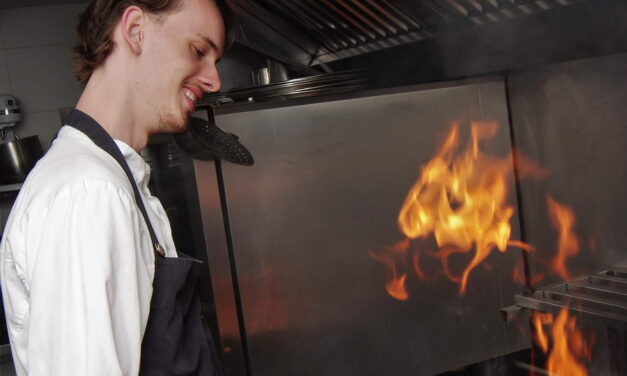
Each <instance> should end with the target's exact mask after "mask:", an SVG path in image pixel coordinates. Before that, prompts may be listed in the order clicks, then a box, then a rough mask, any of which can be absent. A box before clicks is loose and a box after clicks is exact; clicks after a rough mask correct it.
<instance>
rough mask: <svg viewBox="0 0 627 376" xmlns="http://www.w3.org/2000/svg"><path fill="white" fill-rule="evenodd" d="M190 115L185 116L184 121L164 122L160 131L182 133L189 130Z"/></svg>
mask: <svg viewBox="0 0 627 376" xmlns="http://www.w3.org/2000/svg"><path fill="white" fill-rule="evenodd" d="M189 118H190V115H189V114H188V115H185V116H183V118H182V119H177V120H173V119H172V120H170V121H167V122H165V121H164V122H162V123H161V126H160V127H159V129H160V130H161V133H181V132H185V131H186V130H187V124H188V123H189Z"/></svg>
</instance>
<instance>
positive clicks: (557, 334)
mask: <svg viewBox="0 0 627 376" xmlns="http://www.w3.org/2000/svg"><path fill="white" fill-rule="evenodd" d="M532 321H533V326H534V331H535V332H534V336H533V339H534V342H535V343H536V344H537V345H538V347H540V349H541V350H542V352H544V353H545V354H546V353H549V349H550V354H549V358H548V360H547V365H546V369H547V371H548V372H549V374H551V375H555V376H585V375H587V374H588V372H587V370H586V366H585V363H586V362H587V361H590V359H591V357H592V353H591V349H592V344H593V342H594V338H593V337H590V338H589V339H588V340H586V338H584V336H583V334H582V332H581V331H580V330H579V329H578V328H577V321H576V319H575V317H571V316H569V314H568V308H562V310H561V311H560V313H559V315H558V316H557V318H555V316H554V315H553V314H552V313H541V312H534V313H533V318H532ZM547 328H550V330H546V329H547ZM550 344H551V346H550Z"/></svg>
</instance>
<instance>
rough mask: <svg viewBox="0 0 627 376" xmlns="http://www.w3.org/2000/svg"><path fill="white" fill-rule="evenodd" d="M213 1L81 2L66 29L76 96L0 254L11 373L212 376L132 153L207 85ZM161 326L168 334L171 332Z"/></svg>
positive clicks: (177, 127)
mask: <svg viewBox="0 0 627 376" xmlns="http://www.w3.org/2000/svg"><path fill="white" fill-rule="evenodd" d="M224 10H225V7H224V4H223V3H222V2H220V1H219V0H94V1H92V2H91V3H90V4H89V6H88V7H87V9H86V11H85V12H84V13H83V14H82V15H81V18H80V23H79V26H78V33H79V44H78V46H77V47H76V52H77V75H78V78H79V80H80V81H81V82H82V83H83V84H85V89H84V91H83V93H82V95H81V97H80V99H79V101H78V104H77V105H76V109H75V110H73V111H72V112H71V113H70V115H69V116H68V119H67V121H66V125H65V126H64V127H63V128H62V129H61V130H60V132H59V135H58V137H57V139H56V140H55V141H54V143H53V145H52V147H51V148H50V150H49V151H48V153H47V154H46V155H45V156H44V158H42V160H41V161H40V162H39V163H38V164H37V166H36V167H35V168H34V169H33V171H32V172H31V174H30V175H29V176H28V178H27V180H26V182H25V183H24V185H23V188H22V190H21V191H20V194H19V196H18V198H17V200H16V202H15V204H14V207H13V210H12V212H11V215H10V217H9V219H8V221H7V225H6V227H5V233H4V236H3V239H2V243H1V245H0V277H1V280H0V281H1V283H2V293H3V296H4V303H5V311H6V318H7V323H8V328H9V333H10V340H11V349H12V352H13V359H14V362H15V366H16V370H17V374H18V375H30V376H39V375H46V376H48V375H62V376H71V375H106V376H114V375H137V374H143V375H164V376H165V375H168V376H171V375H183V374H184V375H215V374H221V371H220V367H219V366H218V364H217V363H218V362H217V357H216V354H215V352H214V351H212V350H213V349H212V346H211V345H210V342H211V341H210V339H209V338H208V337H207V336H206V334H205V333H204V331H203V328H202V323H201V319H200V302H199V301H198V298H197V295H196V294H195V290H194V289H193V288H191V287H190V286H193V283H191V282H190V281H192V280H191V279H190V278H191V277H190V275H191V274H190V273H189V271H190V269H191V267H192V266H191V265H192V264H194V263H195V260H193V259H191V258H189V257H185V256H184V255H183V254H181V253H179V252H177V250H176V249H175V246H174V243H173V241H172V235H171V230H170V224H169V222H168V219H167V217H166V215H165V212H164V210H163V207H162V206H161V204H160V202H159V200H158V199H157V198H155V197H154V196H152V195H151V193H150V192H149V190H148V187H147V184H148V180H149V175H150V169H149V167H148V165H147V164H146V163H144V161H143V160H142V158H141V157H140V155H139V154H138V152H139V151H140V150H141V149H143V148H144V147H145V146H146V144H147V142H148V137H149V135H151V134H153V133H159V132H166V133H171V132H180V131H183V130H185V127H186V123H187V121H188V119H189V116H190V114H191V113H192V112H193V111H194V103H195V102H196V100H197V99H199V98H200V97H201V96H202V95H203V93H204V92H215V91H218V90H219V89H220V78H219V75H218V71H217V70H216V62H217V60H218V59H219V58H220V56H221V54H222V52H223V49H224V43H225V22H224V21H223V17H222V16H221V14H223V13H224ZM173 323H175V324H177V325H173Z"/></svg>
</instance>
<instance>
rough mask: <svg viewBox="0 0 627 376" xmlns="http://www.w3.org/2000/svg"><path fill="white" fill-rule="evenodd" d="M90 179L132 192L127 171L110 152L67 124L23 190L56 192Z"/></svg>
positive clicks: (46, 192) (49, 193)
mask: <svg viewBox="0 0 627 376" xmlns="http://www.w3.org/2000/svg"><path fill="white" fill-rule="evenodd" d="M90 181H93V182H97V181H103V182H107V183H109V184H112V185H114V186H117V187H119V188H122V189H124V190H129V191H130V192H131V193H132V188H131V187H130V184H129V182H128V179H127V177H126V175H125V174H124V171H123V170H122V169H121V168H120V166H119V164H118V163H117V162H116V161H115V160H114V159H113V158H112V157H111V156H110V155H109V154H107V153H106V152H105V151H103V150H102V149H100V148H99V147H98V146H96V145H95V144H94V143H93V142H92V141H91V140H89V138H87V137H86V136H85V135H84V134H82V133H81V132H80V131H78V130H75V129H73V128H69V127H63V128H62V129H61V131H60V132H59V137H57V139H56V140H55V141H54V143H53V145H52V147H51V148H50V150H49V151H48V152H47V153H46V154H45V155H44V157H43V158H42V159H41V160H39V162H38V163H37V165H36V166H35V167H34V168H33V170H32V171H31V173H30V174H29V176H28V178H27V179H26V181H25V183H24V187H23V189H25V190H27V191H32V192H33V193H36V194H37V195H55V194H56V193H58V192H59V191H60V190H62V189H63V188H64V187H67V186H71V185H74V184H80V183H83V182H90Z"/></svg>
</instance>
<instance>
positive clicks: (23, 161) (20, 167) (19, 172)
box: [0, 136, 43, 184]
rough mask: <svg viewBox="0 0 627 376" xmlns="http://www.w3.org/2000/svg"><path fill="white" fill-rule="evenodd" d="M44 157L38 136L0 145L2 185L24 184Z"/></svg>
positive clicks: (0, 181) (0, 178)
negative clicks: (31, 171)
mask: <svg viewBox="0 0 627 376" xmlns="http://www.w3.org/2000/svg"><path fill="white" fill-rule="evenodd" d="M42 155H43V151H42V149H41V144H40V143H39V137H37V136H30V137H24V138H19V137H15V139H14V140H12V141H5V142H2V143H0V184H16V183H21V182H23V181H24V179H26V175H28V173H29V172H30V170H31V169H32V168H33V167H34V166H35V163H37V161H38V160H39V158H41V156H42Z"/></svg>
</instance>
